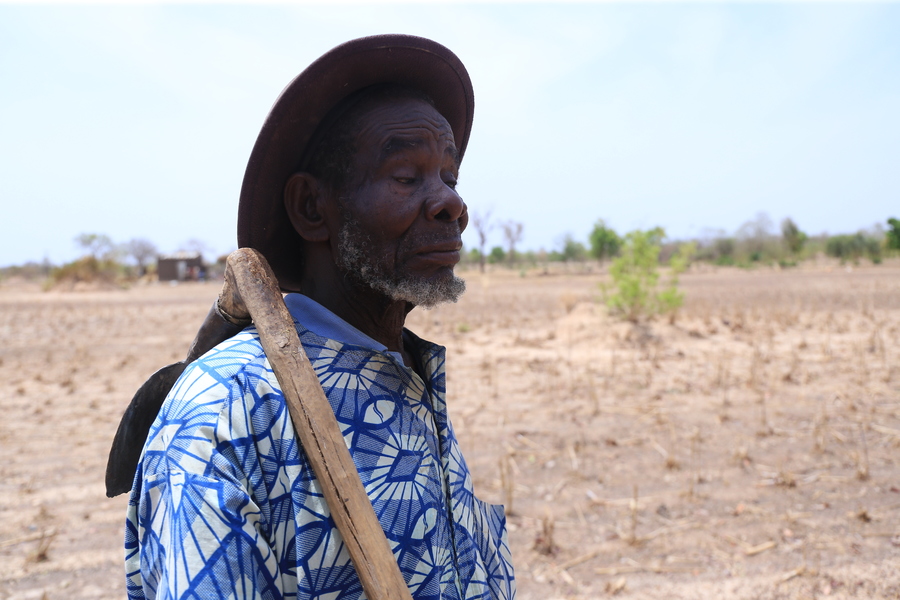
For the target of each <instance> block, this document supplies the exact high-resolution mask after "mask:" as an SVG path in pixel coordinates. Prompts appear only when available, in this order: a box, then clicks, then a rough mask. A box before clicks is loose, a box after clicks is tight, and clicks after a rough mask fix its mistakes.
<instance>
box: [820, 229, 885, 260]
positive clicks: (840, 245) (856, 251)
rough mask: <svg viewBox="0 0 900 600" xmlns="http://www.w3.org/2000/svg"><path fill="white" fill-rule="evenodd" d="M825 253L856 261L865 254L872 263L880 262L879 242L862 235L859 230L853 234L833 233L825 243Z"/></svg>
mask: <svg viewBox="0 0 900 600" xmlns="http://www.w3.org/2000/svg"><path fill="white" fill-rule="evenodd" d="M825 253H826V254H827V255H828V256H833V257H834V258H838V259H840V261H841V264H843V263H845V262H847V261H848V260H851V261H853V262H854V263H858V262H859V259H860V258H862V257H864V256H867V257H868V258H869V259H870V260H871V261H872V262H873V263H875V264H879V263H880V262H881V243H880V242H879V241H878V240H877V239H875V238H873V237H869V236H866V235H863V234H862V233H861V232H860V233H856V234H853V235H834V236H831V237H830V238H828V241H827V242H826V243H825Z"/></svg>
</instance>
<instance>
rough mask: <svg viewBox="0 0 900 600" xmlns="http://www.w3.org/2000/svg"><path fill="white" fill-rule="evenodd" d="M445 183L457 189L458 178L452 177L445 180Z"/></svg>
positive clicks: (452, 188)
mask: <svg viewBox="0 0 900 600" xmlns="http://www.w3.org/2000/svg"><path fill="white" fill-rule="evenodd" d="M444 183H445V184H446V185H447V187H448V188H450V189H451V190H455V189H456V179H454V178H450V179H447V180H446V181H444Z"/></svg>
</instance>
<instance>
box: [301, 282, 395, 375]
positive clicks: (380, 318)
mask: <svg viewBox="0 0 900 600" xmlns="http://www.w3.org/2000/svg"><path fill="white" fill-rule="evenodd" d="M326 278H327V276H326ZM328 279H331V280H332V281H330V282H327V283H326V282H325V281H323V278H321V277H319V278H315V277H311V278H308V279H307V278H304V281H303V285H302V286H301V293H302V294H303V295H304V296H307V297H308V298H310V299H312V300H315V301H316V302H318V303H319V304H321V305H322V306H324V307H325V308H327V309H328V310H330V311H331V312H333V313H334V314H335V315H337V316H338V317H340V318H341V319H343V320H344V321H346V322H347V323H349V324H350V325H352V326H353V327H355V328H356V329H358V330H359V331H361V332H362V333H364V334H366V335H367V336H369V337H370V338H372V339H373V340H375V341H377V342H380V343H382V344H384V345H385V346H386V347H387V349H388V350H390V351H392V352H399V353H400V354H401V355H402V356H403V358H404V362H405V363H406V364H407V366H411V362H410V361H411V357H410V356H408V354H407V352H406V349H405V348H404V345H403V327H404V324H405V323H406V315H407V314H409V311H410V310H412V308H413V307H412V305H411V304H409V303H408V302H405V301H403V300H393V299H391V298H388V297H387V296H385V295H384V294H383V293H381V292H377V291H375V290H372V289H371V288H367V287H364V286H362V285H359V284H357V283H355V282H352V281H349V280H348V279H347V278H346V277H340V278H328Z"/></svg>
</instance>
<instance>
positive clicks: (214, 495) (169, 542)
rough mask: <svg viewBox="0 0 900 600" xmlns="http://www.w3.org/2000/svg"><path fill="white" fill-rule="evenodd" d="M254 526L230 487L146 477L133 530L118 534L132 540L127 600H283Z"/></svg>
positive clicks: (241, 496)
mask: <svg viewBox="0 0 900 600" xmlns="http://www.w3.org/2000/svg"><path fill="white" fill-rule="evenodd" d="M258 522H259V509H258V508H257V506H256V505H255V504H254V503H253V502H252V500H251V499H250V497H249V496H248V495H247V493H246V491H245V490H243V489H242V488H241V487H240V486H238V485H235V484H234V483H233V482H231V481H227V480H222V479H214V478H211V477H206V476H203V475H197V474H194V473H186V472H184V471H174V470H169V471H166V472H163V473H157V474H154V475H151V476H149V477H146V478H145V479H144V480H143V482H142V485H141V490H140V503H139V510H138V513H137V522H136V523H135V525H136V527H133V528H132V527H129V531H128V534H130V535H127V536H126V537H132V538H133V539H132V540H128V539H126V551H132V552H138V554H139V559H140V563H139V572H138V573H132V574H129V582H128V583H129V586H128V587H129V590H128V592H129V597H131V598H156V599H159V600H163V599H166V600H168V599H173V600H174V599H177V600H182V599H198V600H199V599H201V598H203V599H206V598H236V599H266V600H268V599H281V598H283V594H282V593H281V589H280V585H279V583H280V577H279V572H278V564H277V560H276V557H275V554H274V552H273V550H272V548H271V547H270V545H269V544H268V542H267V540H266V539H265V538H264V536H262V535H261V533H260V531H259V528H258ZM138 539H139V540H140V544H139V545H138V544H135V543H134V542H137V540H138ZM129 542H131V543H129ZM128 546H131V547H130V548H129V547H128ZM137 546H139V548H138V547H137Z"/></svg>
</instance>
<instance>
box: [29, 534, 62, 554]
mask: <svg viewBox="0 0 900 600" xmlns="http://www.w3.org/2000/svg"><path fill="white" fill-rule="evenodd" d="M55 538H56V531H55V530H52V529H51V530H48V531H44V532H41V536H40V537H39V538H38V543H37V547H36V548H35V549H34V550H32V551H31V552H29V553H28V558H27V560H28V562H46V561H48V560H50V557H49V555H48V552H49V551H50V545H51V544H52V543H53V540H54V539H55Z"/></svg>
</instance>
